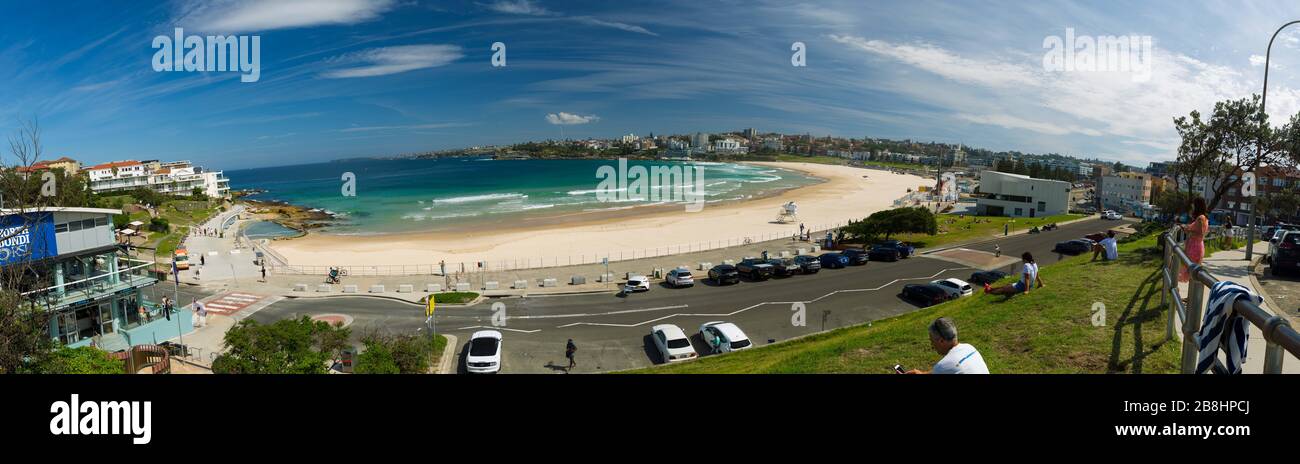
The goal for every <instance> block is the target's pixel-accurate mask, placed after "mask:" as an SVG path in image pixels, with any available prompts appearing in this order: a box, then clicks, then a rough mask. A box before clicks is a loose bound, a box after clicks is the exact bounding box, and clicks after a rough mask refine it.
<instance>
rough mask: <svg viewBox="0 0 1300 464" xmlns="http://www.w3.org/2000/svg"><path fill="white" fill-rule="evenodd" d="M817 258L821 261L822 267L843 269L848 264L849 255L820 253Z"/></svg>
mask: <svg viewBox="0 0 1300 464" xmlns="http://www.w3.org/2000/svg"><path fill="white" fill-rule="evenodd" d="M817 260H818V261H821V263H822V268H824V269H843V268H844V267H845V266H848V265H849V257H847V256H844V255H842V254H839V253H822V255H821V256H819V257H817Z"/></svg>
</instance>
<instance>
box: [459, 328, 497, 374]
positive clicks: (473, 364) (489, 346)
mask: <svg viewBox="0 0 1300 464" xmlns="http://www.w3.org/2000/svg"><path fill="white" fill-rule="evenodd" d="M465 370H466V371H467V372H469V373H471V374H495V373H497V372H501V332H498V331H495V330H480V331H478V332H474V335H471V336H470V337H469V355H468V356H466V357H465Z"/></svg>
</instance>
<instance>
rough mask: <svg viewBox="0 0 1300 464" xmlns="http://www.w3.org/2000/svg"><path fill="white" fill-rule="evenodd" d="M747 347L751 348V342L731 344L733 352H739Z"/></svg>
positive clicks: (742, 341)
mask: <svg viewBox="0 0 1300 464" xmlns="http://www.w3.org/2000/svg"><path fill="white" fill-rule="evenodd" d="M747 346H749V340H736V341H734V342H731V349H733V350H738V349H741V348H744V347H747Z"/></svg>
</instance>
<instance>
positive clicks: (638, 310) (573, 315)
mask: <svg viewBox="0 0 1300 464" xmlns="http://www.w3.org/2000/svg"><path fill="white" fill-rule="evenodd" d="M690 306H691V305H676V306H660V307H658V308H643V309H624V310H621V311H610V312H604V313H592V314H543V315H537V316H509V317H506V319H507V320H509V319H553V318H561V317H591V316H613V315H618V314H631V313H644V312H648V311H663V310H665V309H682V308H689V307H690Z"/></svg>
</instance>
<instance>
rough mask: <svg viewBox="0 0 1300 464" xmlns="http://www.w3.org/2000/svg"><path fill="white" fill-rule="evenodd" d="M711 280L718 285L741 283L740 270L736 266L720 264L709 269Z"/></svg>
mask: <svg viewBox="0 0 1300 464" xmlns="http://www.w3.org/2000/svg"><path fill="white" fill-rule="evenodd" d="M709 280H712V281H713V283H715V284H718V285H727V284H735V283H740V272H737V271H736V266H732V265H730V264H719V265H717V266H713V268H712V269H709Z"/></svg>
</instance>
